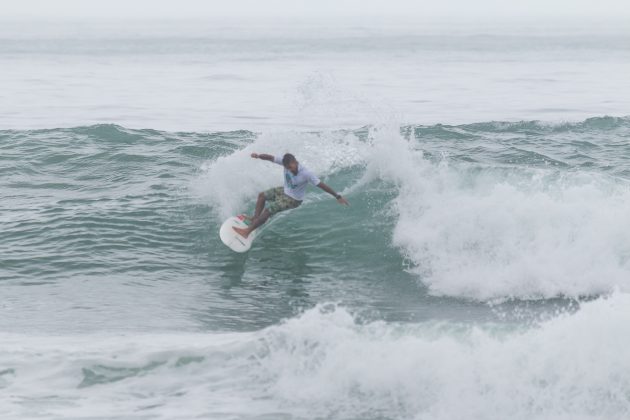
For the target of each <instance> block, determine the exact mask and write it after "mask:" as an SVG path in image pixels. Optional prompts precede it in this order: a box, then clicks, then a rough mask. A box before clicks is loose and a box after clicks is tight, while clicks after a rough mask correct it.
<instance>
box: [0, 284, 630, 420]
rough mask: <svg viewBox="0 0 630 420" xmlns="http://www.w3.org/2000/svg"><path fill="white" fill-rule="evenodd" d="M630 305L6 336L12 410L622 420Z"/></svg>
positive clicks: (4, 360)
mask: <svg viewBox="0 0 630 420" xmlns="http://www.w3.org/2000/svg"><path fill="white" fill-rule="evenodd" d="M629 307H630V300H629V297H628V295H626V294H622V293H616V294H614V295H612V296H611V297H609V298H600V299H597V300H595V301H592V302H588V303H582V304H581V305H580V309H579V310H577V311H576V312H567V313H562V314H560V315H558V316H556V317H554V318H552V319H549V320H547V321H544V322H541V323H540V324H535V325H530V326H523V325H521V326H520V327H515V326H513V325H510V324H476V325H473V324H468V323H444V322H426V323H385V322H382V321H374V322H366V321H364V320H362V319H361V317H357V316H356V315H353V314H352V313H351V312H349V311H348V310H346V309H345V308H343V307H340V306H338V305H334V304H320V305H318V306H317V307H315V308H313V309H311V310H308V311H306V312H304V313H303V314H301V315H299V316H297V317H295V318H291V319H289V320H287V321H285V322H283V323H280V324H278V325H276V326H273V327H269V328H266V329H263V330H260V331H255V332H244V333H195V334H193V333H191V334H133V335H111V334H110V335H108V334H94V335H87V336H81V337H78V336H33V335H30V336H24V335H20V334H13V335H12V334H2V342H3V346H2V349H0V387H1V388H2V391H3V392H6V393H8V395H10V397H9V398H6V399H4V400H3V402H2V403H1V404H0V413H2V414H3V416H5V417H20V418H25V417H29V416H33V417H34V416H45V417H50V416H60V417H66V418H67V417H80V416H85V415H87V414H88V413H94V412H95V410H98V412H99V413H100V414H101V415H105V416H113V417H115V416H122V415H129V413H138V415H141V414H142V415H145V416H149V417H151V418H164V419H167V418H168V419H172V418H191V417H198V416H208V417H212V418H261V417H262V418H268V417H273V418H288V419H292V418H338V419H351V418H365V419H382V418H387V419H403V418H404V419H409V418H414V419H452V418H461V417H471V418H484V419H500V418H507V417H510V418H515V419H550V418H553V419H575V418H580V419H595V418H607V419H622V418H626V417H627V415H628V413H629V412H630V398H629V397H628V393H629V392H630V375H628V373H627V372H628V371H630V365H629V363H630V362H629V361H628V358H627V357H625V354H626V353H625V351H624V349H625V347H626V344H627V343H625V341H624V339H623V337H625V334H624V333H625V330H626V326H627V324H628V322H630V310H628V308H629ZM113 400H115V401H116V402H117V404H115V405H112V404H111V401H113Z"/></svg>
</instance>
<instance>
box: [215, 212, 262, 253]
mask: <svg viewBox="0 0 630 420" xmlns="http://www.w3.org/2000/svg"><path fill="white" fill-rule="evenodd" d="M248 225H249V221H247V220H245V216H243V215H242V214H239V215H238V216H232V217H230V218H228V219H227V220H226V221H225V222H223V224H222V225H221V229H220V230H219V237H220V238H221V242H223V243H224V244H225V246H227V247H228V248H230V249H231V250H232V251H234V252H247V251H249V249H250V248H251V247H252V242H254V239H256V235H257V234H258V229H256V230H255V231H253V232H252V233H251V234H250V235H249V236H248V237H247V238H243V237H242V236H241V235H239V234H238V233H236V232H235V231H234V229H232V226H236V227H240V228H246V227H247V226H248Z"/></svg>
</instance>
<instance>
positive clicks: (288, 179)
mask: <svg viewBox="0 0 630 420" xmlns="http://www.w3.org/2000/svg"><path fill="white" fill-rule="evenodd" d="M251 156H252V158H254V159H262V160H268V161H270V162H273V163H277V164H278V165H282V166H284V187H275V188H271V189H269V190H267V191H264V192H261V193H260V194H258V201H256V210H255V212H254V217H248V218H247V219H249V220H250V225H249V227H247V228H238V227H232V229H234V230H235V231H236V232H237V233H238V234H239V235H241V236H243V237H244V238H247V237H248V236H249V234H250V233H252V232H253V231H254V230H255V229H256V228H258V227H259V226H261V225H262V224H264V223H265V222H266V221H267V220H268V219H269V218H270V217H271V216H273V215H274V214H276V213H279V212H281V211H284V210H289V209H294V208H296V207H298V206H299V205H300V204H302V200H303V199H304V194H305V192H306V186H307V185H308V184H313V185H315V186H317V187H319V188H321V189H322V190H324V191H326V192H327V193H328V194H330V195H332V196H333V197H335V199H336V200H337V202H338V203H339V204H343V205H345V206H348V205H349V204H350V203H348V200H346V199H345V198H343V197H342V196H341V195H340V194H337V193H336V192H335V191H334V190H333V189H332V188H330V187H329V186H328V185H326V184H324V183H323V182H321V181H320V180H319V178H317V176H316V175H315V174H313V173H312V172H311V171H309V170H308V169H307V168H306V167H305V166H303V165H301V164H300V163H299V162H298V161H297V159H295V156H293V155H292V154H291V153H287V154H285V155H284V156H283V157H282V158H280V157H275V156H272V155H266V154H263V153H261V154H258V153H252V155H251ZM267 202H269V204H268V205H267V208H265V204H266V203H267Z"/></svg>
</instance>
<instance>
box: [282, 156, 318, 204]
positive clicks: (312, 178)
mask: <svg viewBox="0 0 630 420" xmlns="http://www.w3.org/2000/svg"><path fill="white" fill-rule="evenodd" d="M273 161H274V163H277V164H278V165H282V157H278V156H274V158H273ZM319 182H320V181H319V178H317V176H316V175H315V174H314V173H313V172H311V171H309V170H308V169H307V168H306V167H304V166H302V165H301V164H298V173H297V175H293V173H292V172H291V171H289V170H288V169H286V168H285V169H284V193H285V194H286V195H288V196H289V197H291V198H293V199H295V200H298V201H302V200H304V193H306V185H307V184H309V183H310V184H313V185H317V184H319Z"/></svg>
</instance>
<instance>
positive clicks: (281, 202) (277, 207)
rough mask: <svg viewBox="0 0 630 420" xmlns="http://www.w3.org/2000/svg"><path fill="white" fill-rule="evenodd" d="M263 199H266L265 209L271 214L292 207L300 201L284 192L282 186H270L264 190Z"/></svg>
mask: <svg viewBox="0 0 630 420" xmlns="http://www.w3.org/2000/svg"><path fill="white" fill-rule="evenodd" d="M265 199H266V200H267V210H269V213H271V214H272V215H274V214H276V213H279V212H281V211H284V210H289V209H294V208H296V207H297V206H299V205H300V204H302V202H301V201H299V200H296V199H295V198H291V197H289V196H288V195H286V194H285V193H284V187H276V188H271V189H268V190H267V191H265Z"/></svg>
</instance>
